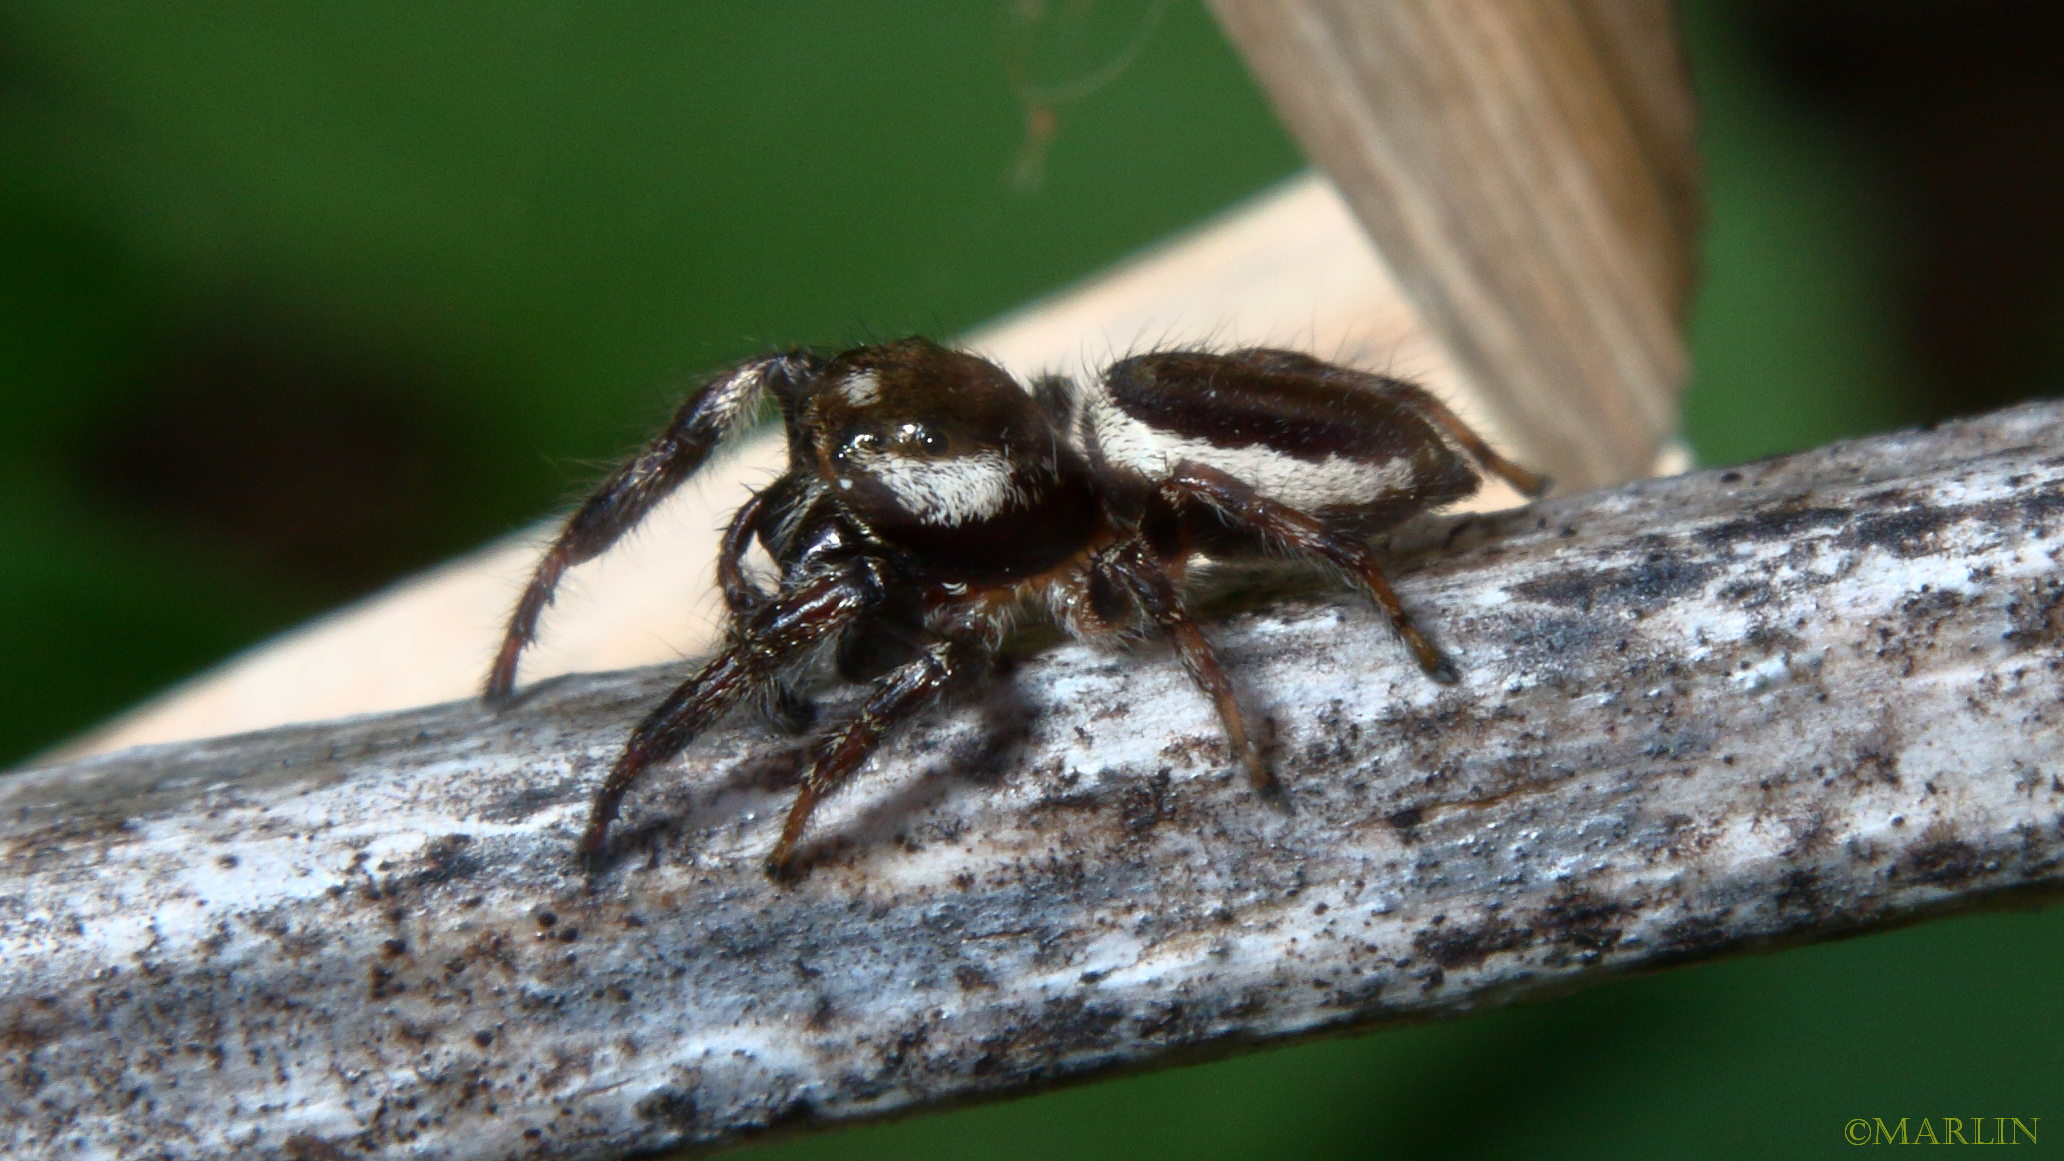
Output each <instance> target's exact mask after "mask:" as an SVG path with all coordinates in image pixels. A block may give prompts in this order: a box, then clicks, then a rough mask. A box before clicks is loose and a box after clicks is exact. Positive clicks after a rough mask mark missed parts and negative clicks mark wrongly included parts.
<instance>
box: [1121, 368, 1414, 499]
mask: <svg viewBox="0 0 2064 1161" xmlns="http://www.w3.org/2000/svg"><path fill="white" fill-rule="evenodd" d="M1082 403H1083V408H1082V420H1081V424H1082V431H1083V434H1084V435H1085V437H1087V438H1092V439H1094V440H1095V441H1096V443H1097V444H1098V446H1100V447H1102V448H1103V452H1104V458H1106V459H1108V460H1110V461H1111V462H1112V463H1113V464H1116V465H1118V466H1119V467H1122V468H1129V469H1131V470H1133V471H1135V472H1138V473H1140V474H1141V475H1143V476H1146V477H1147V478H1148V479H1150V480H1161V479H1166V478H1167V477H1168V476H1169V474H1170V473H1172V472H1173V471H1174V470H1175V466H1176V465H1177V464H1179V463H1181V462H1183V461H1184V460H1189V461H1191V462H1193V463H1198V464H1203V465H1205V466H1207V467H1213V468H1217V469H1218V470H1220V471H1222V472H1225V473H1227V474H1229V475H1232V476H1237V477H1238V478H1240V479H1242V480H1244V481H1246V482H1247V483H1248V484H1251V485H1252V486H1253V487H1254V490H1255V491H1256V492H1258V493H1260V494H1261V495H1262V496H1263V497H1265V498H1267V499H1270V500H1274V501H1276V502H1277V503H1280V504H1288V505H1289V506H1291V507H1292V508H1300V509H1303V510H1305V511H1308V512H1309V511H1315V510H1317V509H1320V508H1326V507H1331V506H1333V505H1344V504H1366V503H1368V502H1369V501H1371V500H1373V499H1376V498H1377V497H1379V496H1382V495H1385V494H1386V493H1390V492H1395V491H1398V490H1399V489H1401V488H1404V487H1406V486H1407V485H1409V484H1410V483H1411V482H1412V461H1411V459H1410V457H1407V456H1399V457H1396V458H1394V459H1389V460H1384V461H1382V462H1380V463H1371V462H1369V461H1366V460H1357V459H1350V458H1349V457H1347V456H1337V455H1333V456H1327V457H1326V458H1325V459H1322V460H1308V459H1299V458H1298V457H1296V456H1292V455H1287V454H1285V453H1283V452H1279V451H1276V450H1274V449H1273V448H1269V447H1264V446H1262V445H1260V444H1249V445H1248V446H1246V447H1220V446H1219V445H1217V444H1215V443H1212V442H1211V441H1210V440H1205V439H1198V438H1195V437H1194V436H1184V435H1177V434H1175V433H1173V432H1168V431H1163V430H1162V429H1160V428H1158V427H1154V426H1152V425H1150V424H1148V423H1145V422H1142V421H1141V420H1139V419H1137V418H1134V417H1133V416H1131V415H1128V414H1126V412H1125V411H1124V409H1122V408H1120V407H1119V406H1118V403H1117V401H1116V400H1114V399H1112V398H1111V397H1110V395H1109V394H1108V393H1107V392H1104V391H1099V390H1094V389H1092V390H1089V391H1085V392H1083V393H1082Z"/></svg>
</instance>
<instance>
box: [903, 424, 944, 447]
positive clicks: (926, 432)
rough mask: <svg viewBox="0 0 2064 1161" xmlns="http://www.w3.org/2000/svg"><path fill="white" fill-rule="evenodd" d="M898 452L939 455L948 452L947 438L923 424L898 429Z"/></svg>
mask: <svg viewBox="0 0 2064 1161" xmlns="http://www.w3.org/2000/svg"><path fill="white" fill-rule="evenodd" d="M896 450H897V451H900V452H904V453H905V454H912V453H914V454H918V455H938V454H939V453H940V452H942V451H945V450H946V437H945V436H943V435H940V434H939V433H938V432H936V431H934V430H932V429H931V428H929V427H927V426H925V425H924V424H922V423H916V422H912V423H906V424H903V425H901V426H900V427H898V428H896Z"/></svg>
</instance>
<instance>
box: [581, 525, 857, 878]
mask: <svg viewBox="0 0 2064 1161" xmlns="http://www.w3.org/2000/svg"><path fill="white" fill-rule="evenodd" d="M879 600H880V590H879V589H878V588H877V587H876V586H875V584H874V583H873V580H872V579H871V578H870V577H869V576H868V575H867V573H866V572H865V570H863V569H862V568H860V567H859V566H857V565H856V566H854V567H851V568H848V569H845V570H842V571H838V572H832V573H826V574H823V575H819V576H816V577H813V578H811V579H808V580H806V581H803V582H802V583H800V584H797V585H796V586H795V587H793V588H790V589H785V590H784V591H783V592H782V593H781V594H780V595H779V596H777V597H775V598H774V599H773V600H772V601H771V602H769V603H767V604H766V605H764V606H762V607H761V608H760V609H759V610H758V611H756V612H755V613H754V614H753V615H752V616H751V617H750V618H749V619H747V621H746V622H745V624H744V625H743V626H742V627H740V628H739V630H738V631H737V632H736V633H735V634H734V635H733V636H732V639H731V641H730V643H729V644H727V645H726V646H725V647H724V650H723V652H721V653H718V654H717V655H716V656H715V657H712V658H710V659H709V661H708V662H706V663H704V665H703V667H702V668H701V669H699V670H697V671H696V672H695V676H693V677H690V678H689V679H688V680H686V681H684V682H682V683H681V684H680V685H679V686H677V687H675V689H674V692H672V693H671V694H668V695H667V698H666V700H665V701H663V702H660V703H659V705H658V706H656V707H654V708H653V710H652V712H651V713H649V714H646V715H645V720H643V721H641V722H639V723H638V727H637V728H636V729H634V730H632V731H631V736H630V740H629V741H627V742H625V743H624V748H623V752H622V753H621V754H619V755H617V759H616V764H615V765H614V766H613V767H611V768H610V771H609V776H608V777H607V778H605V779H603V781H602V787H601V789H599V790H597V791H596V792H595V801H594V805H593V806H592V807H591V808H590V809H589V811H588V826H587V830H586V831H584V832H583V833H582V835H581V840H580V847H579V852H580V856H581V859H582V861H584V862H586V863H587V864H588V865H590V866H593V865H594V864H595V863H596V862H597V861H599V860H600V858H601V855H602V852H603V849H604V847H605V844H606V843H607V840H608V837H609V824H610V823H611V822H613V821H615V819H616V812H617V808H618V807H619V806H621V805H622V804H623V797H624V795H625V794H626V793H628V792H629V790H630V788H631V786H632V785H633V784H634V783H636V782H637V781H638V779H639V778H640V777H641V776H643V774H644V773H645V771H646V769H647V768H648V767H650V766H652V765H653V764H654V763H656V762H664V761H666V760H667V759H669V758H671V757H673V756H674V755H676V754H678V753H680V752H681V750H682V749H683V748H684V747H686V746H687V745H688V743H689V742H692V741H694V740H695V738H696V736H697V735H699V734H701V733H702V732H703V731H704V730H706V729H708V728H709V727H710V726H712V725H714V724H715V723H716V721H717V720H718V719H719V718H721V717H723V716H724V715H725V714H726V713H728V712H729V711H730V710H731V709H732V708H733V707H735V706H736V705H737V704H738V703H739V702H740V701H741V700H743V699H744V698H745V697H746V696H747V695H748V694H751V693H752V692H754V691H755V690H762V689H766V688H767V687H768V686H770V685H771V684H772V683H774V682H776V681H778V680H780V678H781V675H782V674H783V672H784V671H786V670H787V669H788V668H789V667H790V666H792V665H794V664H795V663H796V662H797V661H798V660H800V659H801V658H803V657H804V656H806V655H807V654H808V653H809V651H810V649H811V648H812V647H813V646H815V645H817V644H818V643H819V642H821V641H823V640H825V639H826V638H827V637H830V636H832V635H834V634H836V633H838V632H839V631H840V630H842V629H844V628H846V627H847V626H848V625H851V624H852V623H853V622H854V621H855V620H857V619H858V618H859V617H860V616H861V615H862V614H864V613H866V612H867V611H868V610H869V609H871V608H873V607H874V606H875V605H876V604H877V603H878V602H879Z"/></svg>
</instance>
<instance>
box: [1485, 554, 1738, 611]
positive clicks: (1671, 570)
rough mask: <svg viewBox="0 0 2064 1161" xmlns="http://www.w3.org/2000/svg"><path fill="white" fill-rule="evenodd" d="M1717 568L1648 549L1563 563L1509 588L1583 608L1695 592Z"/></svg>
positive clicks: (1549, 601)
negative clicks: (1628, 557)
mask: <svg viewBox="0 0 2064 1161" xmlns="http://www.w3.org/2000/svg"><path fill="white" fill-rule="evenodd" d="M1715 571H1717V566H1715V565H1714V564H1713V563H1712V562H1710V561H1700V560H1686V559H1683V558H1682V557H1681V556H1678V555H1676V554H1673V553H1668V552H1662V551H1657V552H1651V553H1649V554H1648V556H1647V558H1646V559H1644V560H1642V561H1641V562H1639V563H1638V564H1629V565H1622V566H1620V567H1617V568H1601V569H1591V570H1588V571H1585V570H1579V569H1574V568H1571V569H1565V570H1560V571H1557V572H1554V573H1551V574H1549V575H1548V576H1543V577H1536V578H1534V579H1533V580H1529V581H1523V582H1521V583H1519V584H1517V585H1514V586H1513V588H1512V591H1513V592H1516V593H1518V594H1519V595H1520V596H1523V597H1526V598H1528V599H1529V600H1533V601H1539V602H1541V603H1542V604H1548V605H1562V606H1565V607H1573V608H1578V609H1584V610H1589V609H1591V608H1594V607H1596V606H1598V605H1627V604H1641V605H1653V604H1659V603H1662V602H1665V601H1669V600H1672V599H1675V598H1677V597H1682V596H1687V595H1690V594H1692V593H1696V592H1698V591H1700V590H1701V589H1703V588H1704V587H1705V584H1706V582H1707V581H1708V580H1710V579H1711V578H1712V576H1713V574H1714V572H1715Z"/></svg>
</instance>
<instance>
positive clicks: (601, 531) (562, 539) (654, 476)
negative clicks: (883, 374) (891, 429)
mask: <svg viewBox="0 0 2064 1161" xmlns="http://www.w3.org/2000/svg"><path fill="white" fill-rule="evenodd" d="M821 367H822V362H821V361H820V360H819V359H818V358H817V356H816V355H814V354H812V353H811V352H808V351H802V350H797V351H789V352H787V353H785V354H780V355H767V356H763V357H761V358H757V359H748V360H746V361H745V362H743V363H740V364H738V365H737V366H735V367H732V368H731V369H730V370H728V371H724V372H722V373H721V374H719V375H717V376H715V377H714V378H712V379H710V380H709V381H707V382H705V383H704V384H703V385H702V386H701V387H700V388H699V389H697V391H696V392H695V394H693V395H691V396H689V398H688V401H687V402H686V403H683V404H682V405H681V409H680V410H679V411H678V412H676V413H675V414H674V418H673V420H672V421H671V422H669V423H668V424H667V426H666V430H664V431H662V432H660V434H659V435H658V436H657V437H656V438H655V439H653V441H652V442H651V443H649V444H647V445H646V446H645V448H644V450H643V451H640V452H639V453H638V454H637V456H636V457H635V458H633V459H632V460H631V461H630V462H629V463H626V464H624V465H623V466H622V467H620V468H618V469H617V470H616V472H615V473H614V474H612V475H611V476H610V477H609V479H608V480H606V481H604V482H603V484H602V486H601V487H600V488H597V489H596V490H595V493H594V494H593V495H591V496H589V497H588V498H587V500H586V501H585V502H584V503H582V504H581V506H580V507H579V508H578V509H576V510H575V511H574V513H573V515H572V516H571V517H569V518H568V519H567V521H566V526H565V527H564V528H562V529H561V530H560V532H559V536H558V539H556V540H554V541H553V542H552V547H551V548H550V549H548V550H547V551H546V552H545V555H544V558H543V559H541V560H540V561H538V566H537V569H536V571H535V572H533V573H531V577H530V583H529V584H528V585H526V586H524V589H523V596H522V597H521V598H519V599H518V600H517V602H516V610H515V611H514V612H513V613H511V614H510V615H509V626H508V629H507V630H506V631H505V632H504V633H503V635H502V644H501V648H500V650H499V651H497V652H496V654H495V662H494V667H493V668H492V669H490V670H488V675H487V687H486V689H485V690H484V691H483V696H485V697H486V698H487V700H489V701H502V700H505V699H507V698H508V696H509V693H510V692H511V691H512V690H514V689H515V688H516V663H517V661H518V659H519V658H520V657H521V656H522V654H523V650H524V649H525V648H526V647H528V646H529V645H530V643H531V642H532V641H533V640H535V639H536V637H537V623H538V618H539V617H540V616H542V615H543V614H544V611H545V606H547V605H549V604H551V603H552V594H553V592H554V591H555V590H556V589H557V588H558V587H559V580H560V578H561V577H562V576H564V575H565V573H566V570H567V569H569V568H572V567H573V566H574V565H577V564H581V563H584V562H586V561H589V560H592V559H594V558H595V557H597V556H599V555H601V554H602V553H603V552H605V551H607V550H608V549H609V547H610V546H611V545H613V544H615V543H616V542H617V540H619V539H620V538H622V536H623V535H624V533H626V532H629V531H630V530H631V529H632V528H633V527H635V526H636V525H637V524H638V522H639V521H641V520H643V519H644V518H645V517H646V516H648V515H650V514H651V512H652V510H653V509H654V508H655V507H657V506H658V505H659V502H660V501H661V500H664V499H665V498H666V497H667V496H668V495H669V494H670V493H672V492H673V490H674V489H675V488H677V487H679V486H680V485H681V482H682V481H684V480H686V479H687V478H688V477H690V476H692V475H694V474H695V471H696V469H698V468H700V467H701V466H702V465H703V463H704V461H706V460H708V459H709V455H710V453H711V452H712V451H714V450H715V449H716V447H717V444H718V443H720V442H722V440H723V439H724V437H725V436H726V435H728V434H729V433H730V432H731V431H732V430H734V429H735V428H737V427H739V426H740V425H742V424H744V423H747V422H749V421H750V420H751V419H752V417H753V415H754V413H755V412H756V411H758V409H759V402H760V399H761V397H762V396H763V395H764V394H765V393H766V392H767V391H768V390H769V389H774V390H780V389H782V388H784V387H787V388H794V387H796V386H799V385H800V384H801V383H802V382H803V381H806V380H808V379H809V378H811V377H812V376H814V375H816V374H817V372H818V371H819V369H820V368H821Z"/></svg>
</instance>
